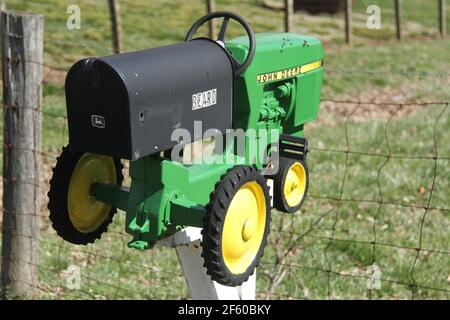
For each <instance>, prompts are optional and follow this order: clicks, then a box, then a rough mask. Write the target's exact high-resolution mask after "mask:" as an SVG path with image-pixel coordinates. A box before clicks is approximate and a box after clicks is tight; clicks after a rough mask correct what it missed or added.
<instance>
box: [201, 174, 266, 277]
mask: <svg viewBox="0 0 450 320" xmlns="http://www.w3.org/2000/svg"><path fill="white" fill-rule="evenodd" d="M251 181H256V182H257V183H258V184H259V185H260V186H261V188H262V190H263V193H264V197H265V200H266V225H265V228H264V235H263V238H262V241H261V245H260V248H259V250H258V253H257V255H256V257H255V259H254V260H253V262H252V263H251V265H250V266H249V267H248V268H247V270H246V271H245V272H244V273H242V274H233V273H232V272H230V270H229V269H228V268H227V266H226V265H225V262H224V259H223V255H222V231H223V227H224V222H225V216H226V214H227V211H228V207H229V206H230V203H231V201H232V199H233V197H234V195H235V194H236V192H237V191H238V190H239V189H240V187H242V186H243V185H244V184H245V183H247V182H251ZM270 211H271V206H270V193H269V188H268V186H267V181H266V179H265V178H264V177H263V176H261V175H260V174H259V173H258V171H257V169H256V168H253V167H249V166H236V167H233V168H231V169H229V170H228V171H227V173H225V174H224V175H223V176H222V177H221V179H220V181H219V182H218V183H216V186H215V190H214V191H213V192H212V193H211V195H210V202H209V203H208V205H207V206H206V215H205V217H204V219H203V230H202V236H203V240H202V242H201V246H202V249H203V253H202V256H203V259H204V266H205V268H206V272H207V274H208V275H210V276H211V279H212V280H214V281H216V282H218V283H220V284H222V285H225V286H238V285H240V284H242V283H243V282H245V281H247V280H248V278H249V277H250V276H251V275H252V274H253V272H254V271H255V268H256V267H257V266H258V265H259V261H260V259H261V257H262V256H263V254H264V248H265V247H266V245H267V237H268V235H269V231H270Z"/></svg>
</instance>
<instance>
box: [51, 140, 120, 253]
mask: <svg viewBox="0 0 450 320" xmlns="http://www.w3.org/2000/svg"><path fill="white" fill-rule="evenodd" d="M122 180H123V175H122V164H121V162H120V160H119V159H113V158H111V157H107V156H101V155H97V154H92V153H83V152H76V151H72V150H70V148H69V147H64V148H63V151H62V153H61V155H60V156H59V157H58V159H57V162H56V166H55V167H54V168H53V176H52V179H51V180H50V191H49V192H48V198H49V203H48V209H49V210H50V220H51V221H52V224H53V228H54V229H55V231H56V232H57V233H58V235H59V236H60V237H62V238H63V239H64V240H66V241H68V242H71V243H74V244H84V245H85V244H88V243H92V242H94V241H95V240H96V239H99V238H100V237H101V235H102V234H103V233H104V232H106V230H107V228H108V225H109V224H110V223H111V221H112V218H113V216H114V214H115V213H116V209H115V208H112V207H111V206H110V205H107V204H105V203H103V202H100V201H97V200H95V199H94V198H93V197H92V196H91V194H90V189H91V187H92V185H93V184H94V183H106V184H113V185H115V184H117V185H120V184H122Z"/></svg>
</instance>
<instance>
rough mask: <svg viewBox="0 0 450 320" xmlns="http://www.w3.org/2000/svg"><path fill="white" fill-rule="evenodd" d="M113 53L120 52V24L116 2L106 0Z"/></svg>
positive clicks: (118, 8) (118, 7) (117, 2)
mask: <svg viewBox="0 0 450 320" xmlns="http://www.w3.org/2000/svg"><path fill="white" fill-rule="evenodd" d="M108 6H109V16H110V20H111V33H112V39H113V49H114V53H120V52H122V22H121V19H120V6H119V1H118V0H108Z"/></svg>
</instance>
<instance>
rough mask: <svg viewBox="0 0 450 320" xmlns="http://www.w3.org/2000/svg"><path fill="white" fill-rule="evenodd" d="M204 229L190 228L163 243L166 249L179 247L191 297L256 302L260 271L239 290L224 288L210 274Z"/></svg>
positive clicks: (195, 298) (162, 241)
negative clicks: (202, 243) (204, 254)
mask: <svg viewBox="0 0 450 320" xmlns="http://www.w3.org/2000/svg"><path fill="white" fill-rule="evenodd" d="M200 231H201V229H200V228H193V227H188V228H186V229H184V230H181V231H179V232H177V233H176V234H174V235H173V236H171V237H169V238H167V239H164V240H161V241H159V242H158V243H159V244H160V245H163V246H167V247H172V248H175V250H176V252H177V256H178V260H179V262H180V265H181V270H182V271H183V275H184V278H185V279H186V284H187V286H188V289H189V293H190V295H191V298H192V299H194V300H255V297H256V271H255V273H254V274H253V275H252V276H251V277H250V278H249V279H248V281H247V282H245V283H243V284H242V285H241V286H239V287H227V286H223V285H221V284H219V283H217V282H215V281H212V280H211V278H210V276H209V275H207V274H206V269H205V268H204V267H203V258H202V256H201V252H202V248H201V246H200V241H201V239H202V235H201V233H200Z"/></svg>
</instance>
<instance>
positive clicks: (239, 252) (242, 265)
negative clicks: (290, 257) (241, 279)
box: [222, 181, 266, 274]
mask: <svg viewBox="0 0 450 320" xmlns="http://www.w3.org/2000/svg"><path fill="white" fill-rule="evenodd" d="M265 227H266V200H265V196H264V192H263V190H262V188H261V186H260V185H259V184H258V183H256V182H254V181H252V182H247V183H246V184H244V185H243V186H242V187H241V188H240V189H239V190H238V191H237V192H236V194H235V196H234V197H233V199H232V201H231V203H230V206H229V207H228V211H227V214H226V216H225V222H224V226H223V231H222V255H223V259H224V262H225V265H226V266H227V268H228V270H230V272H231V273H233V274H242V273H244V272H245V271H247V269H248V267H249V266H250V265H251V264H252V262H253V260H254V259H255V257H256V255H257V254H258V251H259V248H260V246H261V242H262V240H263V237H264V230H265Z"/></svg>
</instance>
